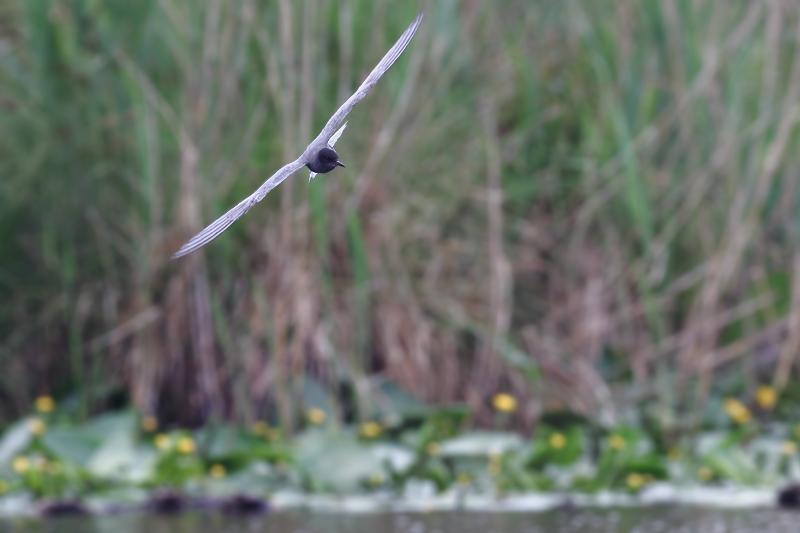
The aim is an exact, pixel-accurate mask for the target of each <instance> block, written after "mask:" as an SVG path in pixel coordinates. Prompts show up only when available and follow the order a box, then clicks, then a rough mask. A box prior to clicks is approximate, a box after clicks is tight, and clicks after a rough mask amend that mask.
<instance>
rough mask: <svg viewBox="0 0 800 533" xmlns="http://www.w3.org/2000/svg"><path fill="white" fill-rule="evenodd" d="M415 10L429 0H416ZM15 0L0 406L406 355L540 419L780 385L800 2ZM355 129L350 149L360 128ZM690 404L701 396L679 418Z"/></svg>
mask: <svg viewBox="0 0 800 533" xmlns="http://www.w3.org/2000/svg"><path fill="white" fill-rule="evenodd" d="M421 5H422V4H421ZM419 7H420V6H419V5H415V3H413V2H404V3H397V2H390V1H388V0H379V1H375V2H365V1H359V0H352V1H346V2H332V1H325V0H316V1H312V0H308V1H306V2H290V1H289V0H279V1H274V2H255V1H254V0H240V1H232V0H212V1H210V2H207V3H203V5H199V4H196V3H191V2H182V1H178V0H143V1H140V2H94V1H90V0H73V1H59V0H26V1H22V0H12V1H11V3H10V4H8V3H7V4H6V5H5V7H3V8H2V9H0V87H2V92H0V112H1V113H2V120H0V257H1V258H2V262H0V289H1V290H2V294H3V301H4V303H3V305H2V306H1V307H0V357H1V358H2V364H3V367H4V369H5V370H4V372H3V373H2V374H0V395H2V398H3V399H4V401H3V402H0V405H1V406H2V409H3V413H2V414H3V415H5V416H10V415H13V414H14V413H15V412H17V411H19V410H21V409H23V408H24V407H25V406H26V405H27V404H28V402H29V401H30V398H31V397H32V396H33V395H35V394H37V393H39V392H43V391H45V390H46V391H48V392H51V393H56V394H58V395H61V396H70V397H71V398H74V401H75V403H76V409H81V410H83V411H84V412H86V411H88V410H93V409H99V408H103V407H104V406H108V405H109V404H111V403H114V402H119V401H132V402H134V403H135V404H136V405H138V406H139V407H140V408H141V409H143V410H145V411H147V412H151V413H156V414H158V415H159V416H160V417H161V418H163V419H167V420H170V419H171V420H180V421H183V422H187V421H188V422H197V423H199V422H203V421H205V420H208V419H209V418H213V417H235V418H241V419H252V418H255V417H273V418H276V419H279V420H281V421H282V423H284V424H286V425H287V426H288V427H291V425H292V421H293V420H296V417H297V416H298V413H299V412H301V411H302V409H303V408H304V407H307V406H309V405H312V404H313V405H317V406H323V407H325V408H327V409H329V410H331V411H332V412H336V413H337V414H338V415H339V416H341V417H345V418H353V417H364V416H370V415H371V414H373V413H372V411H373V410H374V409H376V406H377V405H380V402H381V400H382V398H383V396H382V395H383V394H385V390H386V389H385V387H384V384H385V383H387V382H388V383H392V384H394V385H397V386H399V387H400V388H402V389H405V390H407V391H410V392H411V393H412V394H413V395H415V396H416V397H418V398H419V399H421V400H425V401H434V402H443V401H463V402H466V403H467V404H468V405H469V406H470V407H471V408H472V409H473V411H474V412H475V414H476V419H477V420H478V421H480V420H481V417H482V416H483V415H482V413H485V411H486V407H487V402H486V398H487V397H488V396H489V395H490V394H491V393H493V392H495V391H498V390H507V391H512V392H514V393H515V394H517V395H519V396H520V397H521V398H522V399H524V402H523V404H522V405H523V406H524V408H523V409H522V411H521V412H520V422H523V423H526V424H527V423H532V422H534V421H535V420H536V418H537V416H538V415H539V414H540V413H541V412H542V411H543V410H546V409H550V408H556V407H569V408H572V409H577V410H580V411H584V412H587V413H591V414H592V415H594V416H597V417H600V418H602V419H616V418H620V417H624V416H625V414H626V412H627V409H628V408H629V407H631V406H634V405H644V406H652V407H653V411H652V412H653V414H654V416H657V417H659V418H660V419H661V420H662V422H664V423H667V424H670V423H676V422H675V420H678V419H680V418H681V416H680V415H682V414H684V413H688V414H691V415H698V414H701V411H702V410H701V409H698V408H697V406H698V405H699V403H698V402H702V401H703V400H704V399H705V398H706V397H707V395H708V394H709V393H710V392H712V391H713V390H715V389H725V390H732V389H736V388H746V387H751V386H754V385H755V384H756V383H758V382H773V381H774V382H775V383H776V384H778V385H779V386H787V384H789V383H790V380H789V377H790V376H791V375H792V374H793V373H794V372H795V368H794V367H795V363H796V357H797V354H798V353H800V352H799V351H798V348H800V318H798V317H800V298H798V294H800V290H798V280H800V278H799V277H798V275H800V266H798V265H800V251H799V250H798V247H797V231H798V228H799V227H800V226H799V225H798V222H800V218H799V217H798V214H797V213H799V212H800V209H798V208H799V207H800V206H799V205H798V198H800V196H798V194H800V193H798V180H797V175H796V174H797V168H798V167H799V166H800V160H798V158H797V156H796V154H797V153H798V152H797V148H798V142H797V132H796V125H797V121H798V118H799V117H800V110H799V109H798V106H800V103H799V102H800V49H799V48H798V38H797V35H798V28H799V27H798V24H800V7H798V6H797V5H796V4H795V3H794V2H791V1H789V0H785V1H783V0H773V1H769V2H767V1H764V2H750V1H744V0H742V1H732V2H725V3H719V2H710V1H702V0H697V1H691V2H680V1H659V0H647V1H644V2H638V3H634V2H622V1H619V2H614V1H611V0H601V1H598V2H580V1H577V0H571V1H565V2H524V1H509V2H504V3H503V4H502V5H495V4H492V3H486V2H431V3H429V4H425V5H424V7H425V9H426V14H427V16H426V19H425V24H424V27H423V29H422V31H421V33H420V34H419V35H418V37H417V38H416V39H415V42H414V43H413V44H412V46H411V47H410V48H409V50H408V52H407V53H406V54H405V56H404V57H403V58H401V60H400V61H399V62H398V63H397V65H395V66H394V67H393V68H392V70H391V71H390V72H389V74H387V76H386V78H385V79H384V80H382V81H381V83H380V85H379V86H378V87H377V88H376V90H375V91H374V94H372V95H370V97H369V98H368V99H367V100H366V101H365V102H364V103H363V104H361V105H360V106H359V108H358V109H357V110H356V111H355V112H354V114H353V115H352V117H351V122H350V127H349V128H348V131H347V135H346V136H345V137H344V138H343V139H342V141H341V145H340V146H341V148H340V153H341V154H342V155H343V157H344V158H345V159H346V160H347V162H348V168H347V170H346V171H343V172H337V173H334V174H331V175H327V176H324V177H321V178H319V179H317V180H315V181H314V182H311V183H306V181H307V180H305V179H304V177H303V176H302V175H298V176H297V177H295V178H294V179H293V180H290V181H288V182H286V183H285V184H284V185H282V186H281V188H280V189H279V190H277V191H275V192H273V193H272V194H271V195H270V196H269V197H268V198H267V199H266V201H265V202H264V203H263V204H262V205H260V206H259V207H258V209H255V210H253V211H252V212H251V213H249V214H248V216H247V217H246V218H245V219H243V220H242V221H241V222H239V223H237V224H236V225H235V226H234V227H233V228H232V229H231V230H230V231H228V232H227V233H226V234H225V235H224V236H223V237H221V238H220V239H218V241H215V242H214V244H213V245H212V246H209V247H207V249H205V250H204V251H203V252H202V253H199V254H196V255H194V256H191V257H190V258H188V259H186V260H184V261H180V262H170V261H169V260H168V257H169V254H170V253H171V252H172V251H173V250H174V249H175V248H176V247H177V246H178V245H179V244H180V243H181V242H182V241H183V240H184V239H185V238H186V237H188V236H190V235H191V234H192V233H193V232H194V231H196V230H198V229H199V228H201V227H202V226H203V225H204V223H207V222H209V221H210V220H212V219H213V218H215V217H216V216H217V215H218V214H220V213H221V212H223V211H224V210H226V209H227V208H228V207H230V206H231V205H232V204H234V203H235V202H236V201H238V199H240V198H241V197H243V196H245V195H246V194H249V192H250V191H251V190H253V189H254V188H255V187H256V186H257V185H258V184H259V183H260V182H261V181H262V180H263V179H264V178H265V177H266V176H267V175H269V174H270V172H271V170H272V169H274V168H277V167H278V166H279V165H280V164H281V163H283V162H284V161H286V160H288V159H290V158H293V157H295V156H296V154H297V153H299V151H300V150H302V148H303V147H304V146H305V143H306V142H307V141H308V139H310V138H311V137H312V136H313V135H314V133H315V132H316V131H317V129H318V128H319V127H320V126H321V125H322V124H323V123H324V121H325V120H326V119H327V117H328V115H329V114H330V113H331V112H332V110H334V109H335V107H336V106H337V105H338V104H339V103H340V102H341V101H342V100H343V99H344V98H346V96H347V95H348V94H349V91H351V90H352V89H353V88H354V87H355V86H356V85H357V84H358V83H359V82H360V80H361V78H362V77H363V76H364V74H365V73H366V72H368V70H369V69H370V68H371V67H372V65H373V64H374V63H375V62H376V61H377V59H378V58H379V57H380V55H381V54H382V53H383V51H384V50H385V49H387V48H388V46H390V44H391V43H392V41H393V40H394V39H395V38H396V36H397V35H399V33H400V32H401V31H402V29H403V28H404V27H405V25H406V24H407V23H408V22H409V21H410V20H411V19H412V18H413V16H414V14H415V12H416V10H417V9H418V8H419ZM337 148H338V146H337ZM688 420H689V421H690V422H693V421H694V418H692V417H690V418H689V419H688Z"/></svg>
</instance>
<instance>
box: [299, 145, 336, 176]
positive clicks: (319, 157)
mask: <svg viewBox="0 0 800 533" xmlns="http://www.w3.org/2000/svg"><path fill="white" fill-rule="evenodd" d="M306 166H307V167H308V168H309V170H311V171H312V172H316V173H317V174H325V173H326V172H330V171H331V170H333V169H334V168H336V167H343V166H344V163H342V162H341V161H339V154H337V153H336V150H334V149H333V148H331V147H329V146H326V147H324V148H321V149H320V150H319V151H318V152H317V154H316V155H315V156H314V159H313V160H311V161H309V162H308V163H307V164H306Z"/></svg>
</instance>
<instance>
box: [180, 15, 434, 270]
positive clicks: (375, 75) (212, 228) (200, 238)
mask: <svg viewBox="0 0 800 533" xmlns="http://www.w3.org/2000/svg"><path fill="white" fill-rule="evenodd" d="M421 22H422V13H420V14H418V15H417V17H416V18H415V19H414V22H412V23H411V25H410V26H409V27H408V28H406V31H404V32H403V35H401V36H400V38H399V39H398V40H397V42H396V43H394V46H392V47H391V48H390V49H389V51H388V52H386V55H384V56H383V59H381V60H380V62H379V63H378V64H377V65H376V66H375V68H374V69H372V72H370V73H369V76H367V78H366V79H365V80H364V81H363V83H361V85H360V86H359V87H358V89H356V92H354V93H353V94H352V95H351V96H350V98H348V99H347V101H346V102H345V103H344V104H342V106H341V107H340V108H339V109H337V110H336V113H334V114H333V116H332V117H331V118H330V119H329V120H328V123H327V124H325V127H324V128H322V131H321V132H320V133H319V135H317V138H316V139H314V140H313V141H311V144H309V145H308V147H306V149H305V151H304V152H303V154H302V155H301V156H300V157H298V158H297V159H295V160H294V161H292V162H291V163H288V164H286V165H284V166H283V167H281V168H280V169H279V170H278V171H277V172H275V174H273V175H272V176H270V177H269V179H267V181H265V182H264V183H263V184H262V185H261V187H259V188H258V189H257V190H256V191H255V192H254V193H253V194H251V195H250V196H248V197H247V198H245V199H244V200H242V201H241V202H239V203H238V204H236V205H235V206H234V207H233V208H231V210H230V211H228V212H227V213H225V214H224V215H222V216H221V217H219V218H218V219H217V220H215V221H214V222H212V223H211V224H210V225H209V226H208V227H206V228H205V229H204V230H203V231H201V232H200V233H198V234H197V235H195V236H194V237H192V238H191V239H190V240H189V241H188V242H187V243H186V244H184V245H183V246H181V247H180V249H179V250H178V251H177V252H175V253H174V254H173V255H172V258H173V259H177V258H179V257H183V256H185V255H188V254H190V253H192V252H194V251H195V250H197V249H199V248H201V247H202V246H205V245H206V244H208V243H209V242H211V241H212V240H214V239H215V238H216V237H217V236H218V235H219V234H220V233H222V232H223V231H225V230H226V229H228V227H229V226H230V225H231V224H233V223H234V222H236V221H237V220H238V219H239V217H241V216H242V215H244V214H245V213H247V212H248V211H249V210H250V208H251V207H253V206H254V205H256V204H257V203H258V202H260V201H261V200H263V199H264V197H265V196H266V195H267V193H268V192H269V191H271V190H272V189H274V188H275V187H277V186H278V185H280V184H281V183H282V182H283V181H284V180H285V179H286V178H288V177H289V176H291V175H292V174H294V173H295V172H297V171H298V170H300V169H301V168H303V167H304V166H305V167H308V169H309V170H310V171H311V175H310V177H309V179H311V178H313V177H314V176H316V175H317V174H325V173H327V172H330V171H331V170H333V169H335V168H336V167H343V166H344V164H343V163H342V162H341V161H340V160H339V154H337V153H336V150H334V148H333V146H334V144H336V141H337V140H339V137H340V136H341V135H342V133H343V132H344V129H345V127H346V126H347V123H346V122H345V120H344V119H345V118H346V117H347V115H348V114H349V113H350V111H352V110H353V108H354V107H355V106H356V104H357V103H359V102H360V101H361V100H363V99H364V97H365V96H367V94H368V93H369V91H370V90H371V89H372V88H373V87H374V86H375V84H376V83H378V80H379V79H380V78H381V76H383V75H384V74H385V73H386V71H387V70H389V67H391V66H392V64H393V63H394V62H395V61H397V58H398V57H400V54H402V53H403V50H405V49H406V47H407V46H408V43H410V42H411V39H412V38H413V37H414V34H415V33H416V32H417V28H419V25H420V23H421Z"/></svg>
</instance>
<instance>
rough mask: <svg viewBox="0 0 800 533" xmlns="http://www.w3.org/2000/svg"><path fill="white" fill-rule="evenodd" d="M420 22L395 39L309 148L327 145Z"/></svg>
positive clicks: (403, 47) (415, 20) (396, 55)
mask: <svg viewBox="0 0 800 533" xmlns="http://www.w3.org/2000/svg"><path fill="white" fill-rule="evenodd" d="M421 22H422V13H420V14H419V15H417V18H415V19H414V22H412V23H411V25H410V26H409V27H408V28H406V31H404V32H403V35H401V36H400V38H399V39H397V42H396V43H394V46H392V47H391V48H390V49H389V51H388V52H386V55H384V56H383V59H381V60H380V62H379V63H378V64H377V65H376V66H375V68H374V69H372V72H370V73H369V76H367V78H366V79H365V80H364V81H363V83H362V84H361V85H360V86H359V88H358V89H356V92H354V93H353V94H352V95H351V96H350V98H348V99H347V101H346V102H345V103H344V104H342V106H341V107H340V108H339V109H337V110H336V113H334V114H333V116H332V117H331V118H330V120H328V123H327V124H325V127H324V128H322V131H321V132H320V134H319V135H317V138H316V139H314V142H312V143H311V145H309V147H313V146H319V145H320V144H323V143H327V142H328V139H330V138H331V136H332V135H333V134H334V133H335V132H336V130H337V129H339V126H341V125H342V122H344V119H345V118H346V117H347V115H348V114H349V113H350V111H352V110H353V107H355V105H356V104H357V103H359V102H360V101H361V100H363V99H364V97H365V96H367V94H368V93H369V91H370V90H371V89H372V88H373V87H374V86H375V84H376V83H378V80H379V79H381V76H383V75H384V74H385V73H386V71H387V70H389V67H391V66H392V64H393V63H394V62H395V61H397V58H398V57H400V54H402V53H403V50H405V49H406V47H407V46H408V43H410V42H411V39H412V38H413V37H414V34H415V33H416V32H417V28H419V25H420V23H421Z"/></svg>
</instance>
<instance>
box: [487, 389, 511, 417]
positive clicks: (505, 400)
mask: <svg viewBox="0 0 800 533" xmlns="http://www.w3.org/2000/svg"><path fill="white" fill-rule="evenodd" d="M492 405H493V406H494V408H495V410H496V411H499V412H501V413H513V412H514V411H516V410H517V399H516V398H514V397H513V396H511V395H510V394H508V393H505V392H500V393H498V394H495V395H494V396H493V397H492Z"/></svg>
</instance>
